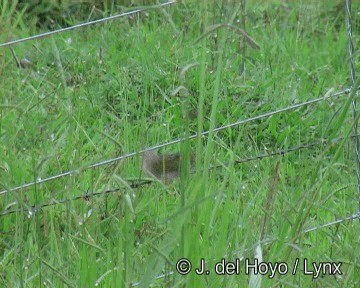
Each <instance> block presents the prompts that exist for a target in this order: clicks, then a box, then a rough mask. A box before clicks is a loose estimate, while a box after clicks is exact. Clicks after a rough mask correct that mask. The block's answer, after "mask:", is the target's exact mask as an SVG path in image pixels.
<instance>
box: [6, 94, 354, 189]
mask: <svg viewBox="0 0 360 288" xmlns="http://www.w3.org/2000/svg"><path fill="white" fill-rule="evenodd" d="M350 91H351V90H350V89H345V90H343V91H340V92H336V93H329V92H328V93H326V94H325V95H324V96H321V97H318V98H315V99H312V100H308V101H305V102H302V103H298V104H294V105H291V106H288V107H285V108H281V109H278V110H275V111H271V112H267V113H264V114H260V115H258V116H254V117H250V118H246V119H244V120H238V121H236V122H233V123H230V124H227V125H223V126H220V127H217V128H215V129H213V132H219V131H221V130H225V129H228V128H232V127H235V126H239V125H243V124H245V123H249V122H252V121H255V120H259V119H263V118H268V117H270V116H273V115H276V114H279V113H283V112H287V111H290V110H295V109H297V108H300V107H304V106H308V105H311V104H315V103H318V102H321V101H323V100H326V99H330V98H336V97H339V96H343V95H346V94H349V93H350ZM210 132H211V131H210V130H207V131H204V132H202V133H200V134H197V133H195V134H193V135H190V136H189V137H183V138H178V139H175V140H172V141H169V142H166V143H162V144H158V145H155V146H152V147H149V148H146V149H141V150H139V151H137V152H131V153H128V154H125V155H122V156H119V157H115V158H111V159H108V160H104V161H101V162H97V163H94V164H91V165H89V166H86V167H83V168H77V169H74V170H70V171H67V172H63V173H60V174H57V175H53V176H50V177H47V178H44V179H40V178H39V179H38V180H36V181H33V182H29V183H26V184H22V185H20V186H17V187H13V188H8V189H4V190H2V191H0V196H1V195H4V194H6V193H8V192H15V191H18V190H22V189H25V188H28V187H31V186H34V185H37V184H42V183H46V182H49V181H52V180H55V179H59V178H62V177H66V176H71V175H76V174H79V173H80V172H82V171H85V170H88V169H92V168H96V167H100V166H104V165H108V164H112V163H114V162H117V161H120V160H125V159H127V158H130V157H134V156H136V155H140V154H142V153H144V152H147V151H153V150H156V149H160V148H164V147H167V146H170V145H174V144H177V143H180V142H184V141H185V140H188V139H189V140H191V139H194V138H197V137H201V136H206V135H208V134H209V133H210Z"/></svg>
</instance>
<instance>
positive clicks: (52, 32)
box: [0, 0, 176, 48]
mask: <svg viewBox="0 0 360 288" xmlns="http://www.w3.org/2000/svg"><path fill="white" fill-rule="evenodd" d="M175 3H176V0H172V1H169V2H166V3H162V4H159V5H152V6H147V7H144V8H141V9H136V10H132V11H129V12H125V13H121V14H117V15H113V16H109V17H105V18H101V19H98V20H94V21H89V22H86V23H80V24H77V25H74V26H71V27H66V28H61V29H58V30H54V31H50V32H45V33H41V34H37V35H33V36H30V37H26V38H21V39H17V40H12V41H9V42H5V43H2V44H0V48H1V47H7V46H10V45H14V44H18V43H22V42H26V41H30V40H34V39H39V38H43V37H47V36H51V35H54V34H58V33H62V32H66V31H70V30H74V29H77V28H82V27H86V26H90V25H94V24H99V23H104V22H107V21H111V20H114V19H117V18H121V17H124V16H129V15H133V14H137V13H141V12H144V11H147V10H151V9H157V8H161V7H165V6H168V5H172V4H175Z"/></svg>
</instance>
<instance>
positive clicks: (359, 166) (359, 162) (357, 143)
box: [345, 0, 360, 212]
mask: <svg viewBox="0 0 360 288" xmlns="http://www.w3.org/2000/svg"><path fill="white" fill-rule="evenodd" d="M345 10H346V19H347V36H348V46H349V77H350V87H351V88H353V89H354V85H355V81H356V75H355V65H354V42H353V37H352V21H351V0H345ZM355 89H357V87H355ZM356 106H357V103H356V99H355V98H354V99H353V100H352V102H351V107H352V116H353V119H354V121H356V120H355V119H357V109H356ZM357 131H358V121H356V122H355V123H354V133H355V134H357ZM353 144H354V150H355V162H356V178H357V183H358V185H357V190H358V194H359V195H358V208H359V212H360V156H359V148H360V140H359V137H355V138H354V141H353Z"/></svg>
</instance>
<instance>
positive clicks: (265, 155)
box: [0, 135, 360, 217]
mask: <svg viewBox="0 0 360 288" xmlns="http://www.w3.org/2000/svg"><path fill="white" fill-rule="evenodd" d="M359 136H360V135H351V136H350V138H354V137H359ZM342 140H344V137H339V138H336V139H332V141H331V143H330V144H331V145H334V144H336V143H338V142H340V141H342ZM326 144H329V141H328V139H322V140H321V141H317V142H313V143H309V144H303V145H299V146H295V147H290V148H287V149H279V150H277V151H273V152H267V153H263V154H259V155H256V156H252V157H248V158H243V159H237V160H235V161H234V164H235V165H237V164H242V163H246V162H250V161H255V160H262V159H264V158H270V157H273V156H278V155H282V156H283V155H285V154H287V153H290V152H296V151H300V150H304V149H309V148H313V147H315V146H320V145H326ZM225 165H228V163H226V164H225ZM217 168H223V165H216V166H212V167H210V168H209V170H213V169H217ZM152 182H153V181H152V180H142V179H139V180H135V181H133V182H130V181H127V183H128V184H129V187H130V188H131V189H138V188H140V187H142V186H144V185H148V184H150V183H152ZM125 189H126V188H114V189H110V190H105V191H102V192H89V191H87V192H86V193H85V194H83V195H79V196H75V197H73V198H70V199H61V200H56V199H52V200H51V201H49V202H46V203H42V204H33V205H27V207H22V208H18V209H12V210H9V209H6V210H4V211H2V212H1V213H0V217H2V216H6V215H10V214H13V213H17V212H27V213H36V212H37V211H39V210H41V209H42V208H45V207H48V206H55V205H58V204H65V203H67V202H70V201H76V200H81V199H82V200H90V198H91V197H96V196H101V195H106V194H110V193H115V192H122V191H124V190H125Z"/></svg>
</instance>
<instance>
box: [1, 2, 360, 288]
mask: <svg viewBox="0 0 360 288" xmlns="http://www.w3.org/2000/svg"><path fill="white" fill-rule="evenodd" d="M230 2H231V1H230ZM332 2H334V3H332ZM335 2H336V1H330V2H329V4H328V5H320V4H313V3H312V2H310V1H309V3H307V1H305V2H302V3H299V4H291V1H290V2H289V3H288V4H284V3H282V2H278V1H267V2H265V3H263V1H255V0H253V1H250V0H249V1H247V2H246V15H247V18H246V19H247V23H246V31H247V32H248V33H249V35H250V36H251V37H252V38H253V39H254V40H255V41H256V43H258V44H259V46H260V49H259V50H256V49H253V48H251V47H250V46H247V47H246V58H245V59H244V58H243V54H242V52H241V49H240V47H239V43H240V42H239V41H240V40H241V36H240V35H239V34H238V33H236V31H234V30H229V29H227V28H225V27H222V28H219V29H217V30H214V33H211V34H209V35H207V36H206V37H202V38H200V37H201V36H203V35H204V33H206V31H208V29H212V27H214V26H213V25H215V24H221V23H228V22H231V21H232V22H233V24H234V25H239V24H238V22H237V19H239V17H240V15H241V10H239V11H237V8H238V6H237V5H238V4H234V5H233V6H231V5H230V4H228V5H225V4H224V3H225V1H224V3H222V2H221V3H220V4H216V5H213V4H210V1H209V2H207V1H203V2H201V3H198V2H196V1H184V2H183V3H178V4H176V6H172V7H171V8H166V10H165V12H161V11H160V10H151V11H148V12H147V13H146V14H142V15H139V16H135V17H131V18H121V19H118V20H115V21H112V22H108V23H105V24H101V25H97V26H91V27H87V28H82V29H78V30H74V31H71V32H66V33H61V34H57V35H55V36H53V37H48V38H43V39H39V40H34V41H29V42H25V43H20V44H17V45H14V46H11V48H12V49H13V50H14V53H15V55H16V56H17V58H18V59H19V60H21V59H23V58H26V59H29V60H31V61H32V62H33V65H32V66H31V67H30V68H26V69H24V68H18V67H17V66H16V61H15V59H14V57H13V55H12V53H11V51H10V48H0V49H1V50H0V73H1V75H0V77H1V81H0V190H3V189H8V188H11V187H16V186H18V185H21V184H24V183H28V182H32V181H34V180H36V179H40V178H41V179H44V178H46V177H49V176H52V175H56V174H60V173H62V172H66V171H69V170H74V169H80V170H79V172H78V173H75V174H73V175H71V176H68V177H62V178H59V179H56V180H53V181H49V182H46V183H44V184H39V185H35V186H32V187H31V188H29V189H24V190H20V191H16V192H9V193H6V194H5V195H2V196H0V211H4V210H5V209H10V210H12V209H19V208H22V207H24V208H26V207H29V206H31V205H34V204H42V203H47V202H49V201H52V200H53V199H57V200H62V199H71V198H73V197H76V196H79V195H84V194H85V193H87V192H88V193H91V192H102V191H106V190H108V189H116V188H121V189H122V190H121V191H122V192H121V193H120V192H119V193H110V194H106V195H105V194H104V195H102V196H97V197H90V198H89V200H87V201H86V200H76V201H69V202H66V203H65V204H58V205H53V206H50V207H46V208H43V209H41V210H40V211H38V212H36V213H24V212H17V213H14V214H10V215H7V216H2V217H1V218H0V235H1V238H0V239H1V242H0V286H1V287H41V286H47V287H94V286H95V285H97V286H99V287H131V284H134V283H138V282H140V287H149V286H150V285H151V287H247V286H248V285H249V283H252V284H253V283H254V281H255V282H256V281H258V280H259V279H261V287H358V286H359V285H360V279H359V277H358V275H359V272H360V269H359V263H360V254H359V253H358V251H360V237H359V235H360V228H359V222H358V221H357V220H354V221H347V222H343V223H341V224H338V225H332V226H330V227H328V228H322V229H317V230H315V231H312V232H309V233H303V231H304V230H305V229H307V228H309V227H313V226H320V225H322V224H325V223H328V222H331V221H334V220H335V219H339V218H344V217H346V216H348V215H351V214H353V213H356V212H357V211H358V200H357V199H358V196H359V195H358V192H357V190H356V183H357V182H356V171H355V166H356V165H355V162H354V160H353V158H354V152H353V148H352V141H351V140H350V138H349V134H351V133H352V124H353V119H352V117H351V111H350V108H349V103H350V100H351V99H350V98H349V97H341V98H339V99H329V100H328V101H321V102H320V103H318V104H314V105H311V106H307V107H302V108H300V109H297V110H291V111H288V112H286V113H281V114H277V115H273V116H271V117H269V118H264V119H261V120H257V121H253V122H249V123H247V124H245V125H241V126H237V127H234V128H231V129H230V128H229V129H225V130H223V131H220V132H216V133H210V134H209V135H208V136H206V137H201V138H197V139H193V140H187V141H185V142H183V143H180V144H176V145H172V146H169V147H167V148H165V149H162V150H163V151H171V152H174V151H181V152H182V153H183V155H189V153H194V154H195V156H196V167H195V171H194V173H190V174H189V173H188V170H189V169H188V168H189V167H188V164H187V163H183V168H185V169H183V173H182V175H181V177H180V179H179V180H178V181H176V182H175V183H174V184H173V185H170V186H164V185H162V184H161V183H157V182H154V183H152V184H151V185H146V186H143V187H141V188H139V189H132V188H130V187H129V184H128V182H131V181H132V180H133V179H138V178H144V177H145V175H143V173H142V172H141V168H140V166H141V165H140V162H141V161H140V158H139V157H133V158H129V159H126V160H124V161H119V162H116V163H113V164H111V165H104V166H101V167H98V168H94V169H84V170H83V169H82V168H85V167H87V166H88V165H90V164H93V163H95V162H99V161H102V160H106V159H110V158H113V157H117V156H120V155H123V154H126V153H130V152H134V151H138V150H139V149H141V147H142V146H146V147H149V146H153V145H155V144H158V143H164V142H167V141H171V140H173V139H177V138H181V137H186V136H187V135H192V134H194V133H196V132H202V131H206V130H209V129H210V130H212V129H214V128H216V127H218V126H221V125H225V124H229V123H232V122H235V121H237V120H239V119H246V118H248V117H253V116H256V115H260V114H263V113H267V112H270V111H274V110H277V109H279V108H283V107H287V106H290V105H293V104H295V103H300V102H304V101H307V100H310V99H314V98H317V97H319V96H320V95H324V94H325V93H326V92H327V91H329V90H330V89H334V91H341V90H343V89H345V88H347V87H348V86H349V80H348V78H349V72H348V63H347V59H348V49H347V37H346V27H345V20H344V11H343V9H342V8H339V7H338V6H336V5H337V3H335ZM354 2H355V1H354ZM1 3H2V6H1V7H2V13H0V14H1V16H0V17H1V18H0V20H1V23H3V27H2V28H1V29H2V32H1V33H0V42H1V43H3V42H6V41H8V40H10V39H14V38H18V37H24V36H29V35H33V34H35V33H39V32H41V31H42V30H39V28H38V27H36V21H34V20H27V19H34V18H32V17H30V18H26V17H29V15H26V13H24V12H23V10H21V11H16V10H15V9H14V7H11V6H10V4H9V3H7V2H6V1H5V0H4V1H2V2H1ZM6 3H7V5H5V4H6ZM211 3H213V2H211ZM214 3H215V2H214ZM358 9H359V5H358V4H357V3H353V11H357V10H358ZM104 15H107V12H106V11H104ZM354 15H355V12H354ZM30 16H31V15H30ZM85 16H86V15H85ZM89 16H90V15H89ZM355 16H356V15H355ZM355 16H354V17H355ZM79 19H87V17H84V15H79ZM27 21H28V22H27ZM353 21H354V27H353V33H354V40H355V46H356V47H358V46H359V35H360V34H359V32H360V31H359V21H358V20H357V18H356V17H355V18H354V19H353ZM100 50H101V51H102V53H101V54H102V56H101V58H100V56H99V51H100ZM355 60H356V61H355V63H359V61H358V60H359V53H357V54H356V59H355ZM243 61H245V71H244V73H242V74H241V73H240V72H239V71H240V67H241V64H242V62H243ZM188 65H190V66H188ZM357 66H358V64H357ZM357 68H358V67H357ZM357 70H358V71H359V69H357ZM181 86H183V87H184V88H183V89H179V87H181ZM175 91H177V92H178V93H174V92H175ZM352 96H353V95H352ZM338 137H345V138H344V141H337V142H336V143H335V144H331V143H329V144H323V145H319V146H317V147H313V148H311V149H306V150H299V151H297V152H293V153H288V154H285V155H283V156H275V157H271V158H265V159H262V160H256V161H251V162H247V163H243V164H240V165H239V164H237V163H236V160H237V159H240V158H246V157H250V156H254V155H258V154H262V153H264V152H266V151H270V152H271V151H277V150H278V149H287V148H289V147H293V146H297V145H302V144H306V143H312V142H316V141H321V139H330V140H331V139H335V138H338ZM185 159H186V157H185ZM215 165H216V166H219V167H218V168H216V169H209V167H212V166H215ZM255 251H261V255H259V252H258V254H257V256H256V257H257V258H259V259H262V261H264V262H267V263H268V262H270V263H273V264H274V265H275V263H276V262H285V263H287V264H288V265H289V272H288V273H286V274H285V275H280V274H279V273H277V274H276V275H275V277H274V278H272V279H270V278H269V277H268V276H269V274H267V275H265V276H263V277H261V278H260V277H257V276H254V275H253V276H250V275H246V273H245V266H244V265H245V264H244V263H245V259H247V258H248V259H249V260H250V261H251V262H254V257H255ZM181 258H188V259H189V260H190V261H191V262H192V263H193V269H192V271H191V272H190V273H189V274H188V275H186V276H183V275H180V274H179V273H177V272H176V270H175V266H176V262H177V261H178V260H179V259H181ZM201 258H204V259H205V262H206V265H207V268H208V269H209V270H210V275H196V273H195V272H194V269H195V268H197V267H198V265H199V263H200V259H201ZM222 258H225V259H226V261H235V260H236V259H240V265H241V273H240V275H227V276H225V275H222V276H219V275H216V274H215V273H214V270H213V267H214V266H215V264H216V263H217V262H219V261H221V259H222ZM297 258H298V259H300V262H299V268H298V270H297V272H296V273H295V275H292V274H291V271H292V268H293V266H294V263H295V261H296V259H297ZM305 258H306V259H307V260H308V261H309V262H314V263H320V262H333V263H338V262H342V263H343V264H342V266H341V271H342V273H343V275H340V276H339V275H337V276H333V275H321V277H319V278H317V279H313V277H312V276H311V275H304V267H303V263H304V262H303V261H304V259H305ZM309 269H310V270H313V268H312V267H309V268H308V270H309ZM171 271H172V272H174V273H173V274H171V275H169V276H167V277H164V278H161V279H156V277H157V276H159V275H162V274H166V273H169V272H171ZM258 287H260V286H258Z"/></svg>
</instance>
